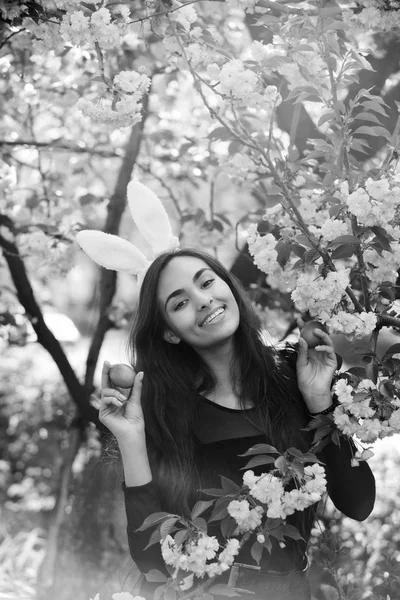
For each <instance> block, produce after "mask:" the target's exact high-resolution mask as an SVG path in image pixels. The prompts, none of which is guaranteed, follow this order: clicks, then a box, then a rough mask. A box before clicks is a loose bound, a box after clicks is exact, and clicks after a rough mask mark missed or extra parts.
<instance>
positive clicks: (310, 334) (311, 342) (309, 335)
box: [300, 321, 326, 348]
mask: <svg viewBox="0 0 400 600" xmlns="http://www.w3.org/2000/svg"><path fill="white" fill-rule="evenodd" d="M314 329H321V330H322V331H326V329H325V326H324V325H322V323H319V321H308V323H306V324H305V325H304V327H303V329H302V330H301V331H300V335H301V337H302V338H304V339H305V340H306V342H307V344H308V347H309V348H315V346H319V345H320V344H323V343H324V341H323V340H322V339H321V338H320V337H318V336H317V335H315V333H314Z"/></svg>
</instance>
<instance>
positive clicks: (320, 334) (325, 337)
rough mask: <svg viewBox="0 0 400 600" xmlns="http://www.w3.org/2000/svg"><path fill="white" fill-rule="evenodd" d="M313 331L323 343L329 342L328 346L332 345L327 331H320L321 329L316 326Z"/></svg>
mask: <svg viewBox="0 0 400 600" xmlns="http://www.w3.org/2000/svg"><path fill="white" fill-rule="evenodd" d="M313 333H314V334H315V335H316V336H318V337H321V338H323V340H324V342H325V344H329V345H330V346H333V342H332V339H331V337H330V335H329V333H326V331H322V329H318V328H316V329H314V330H313Z"/></svg>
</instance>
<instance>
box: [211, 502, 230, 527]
mask: <svg viewBox="0 0 400 600" xmlns="http://www.w3.org/2000/svg"><path fill="white" fill-rule="evenodd" d="M231 501H232V500H231V498H223V499H220V500H218V501H217V503H216V505H215V508H214V510H213V512H212V514H211V516H210V518H209V519H208V522H209V523H210V522H211V521H221V520H222V519H224V518H225V517H226V516H227V515H228V514H229V513H228V512H227V507H228V504H229V503H230V502H231Z"/></svg>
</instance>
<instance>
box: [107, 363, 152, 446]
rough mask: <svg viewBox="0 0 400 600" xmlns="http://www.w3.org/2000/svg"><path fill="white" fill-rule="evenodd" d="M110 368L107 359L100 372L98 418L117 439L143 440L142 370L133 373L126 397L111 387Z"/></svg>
mask: <svg viewBox="0 0 400 600" xmlns="http://www.w3.org/2000/svg"><path fill="white" fill-rule="evenodd" d="M110 369H111V365H110V363H108V362H107V361H106V362H104V364H103V370H102V374H101V401H100V410H99V419H100V421H101V423H103V424H104V425H105V426H106V427H107V428H108V429H109V430H110V431H111V432H112V433H113V434H114V435H115V437H116V438H117V441H118V442H120V441H122V440H127V439H129V440H131V441H137V442H143V441H145V426H144V418H143V411H142V405H141V396H142V379H143V372H142V371H141V372H140V373H137V374H136V375H135V380H134V383H133V386H132V388H131V390H130V394H129V396H128V397H125V396H124V395H123V394H122V393H121V392H119V391H118V390H117V389H115V388H113V387H112V385H113V384H112V381H111V379H110V376H109V372H110Z"/></svg>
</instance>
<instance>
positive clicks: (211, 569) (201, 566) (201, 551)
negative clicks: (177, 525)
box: [160, 531, 240, 589]
mask: <svg viewBox="0 0 400 600" xmlns="http://www.w3.org/2000/svg"><path fill="white" fill-rule="evenodd" d="M160 543H161V554H162V557H163V559H164V561H165V563H166V564H167V565H170V566H172V567H173V568H174V569H175V571H174V574H173V578H176V577H177V574H178V571H179V570H180V569H181V570H182V571H189V572H190V573H191V574H193V575H196V576H197V577H200V578H201V577H204V576H205V575H208V576H209V577H215V576H216V575H220V574H221V573H223V572H224V571H227V570H228V569H229V567H230V566H231V565H232V563H233V561H234V558H235V556H236V555H237V554H238V552H239V545H240V542H239V540H237V539H236V538H230V539H229V540H228V541H227V543H226V546H225V548H224V549H223V550H222V551H221V552H220V553H219V554H218V555H217V552H218V550H219V547H220V545H219V542H218V540H217V538H216V537H215V536H209V535H207V534H206V533H204V532H203V531H198V532H197V534H195V537H193V538H192V539H191V540H190V541H189V542H187V543H186V544H185V545H184V546H183V545H182V544H177V543H176V542H175V540H174V539H173V537H172V536H171V535H167V536H165V538H164V539H163V540H162V541H161V542H160ZM214 559H216V560H214ZM208 561H212V562H208ZM189 583H191V584H193V576H192V578H191V580H187V581H186V582H185V584H186V586H187V585H188V584H189ZM189 587H191V585H190V586H189ZM181 589H183V588H181Z"/></svg>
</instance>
